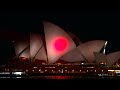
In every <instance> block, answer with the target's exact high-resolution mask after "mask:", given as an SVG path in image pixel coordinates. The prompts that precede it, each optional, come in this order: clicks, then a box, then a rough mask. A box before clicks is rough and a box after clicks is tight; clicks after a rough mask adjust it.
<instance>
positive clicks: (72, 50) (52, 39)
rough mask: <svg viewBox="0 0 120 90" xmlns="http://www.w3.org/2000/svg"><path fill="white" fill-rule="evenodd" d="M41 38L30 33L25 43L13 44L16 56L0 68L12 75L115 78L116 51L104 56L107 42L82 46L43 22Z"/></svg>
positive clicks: (119, 71)
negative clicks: (107, 76) (102, 76)
mask: <svg viewBox="0 0 120 90" xmlns="http://www.w3.org/2000/svg"><path fill="white" fill-rule="evenodd" d="M43 27H44V35H42V34H39V33H33V32H30V37H29V40H26V41H25V40H23V41H15V42H14V45H15V47H14V49H15V53H16V56H15V57H13V58H12V59H11V60H9V63H8V65H6V66H1V72H0V75H2V74H5V73H6V74H10V73H12V74H13V75H16V74H18V75H22V74H26V75H33V76H34V75H41V76H47V75H78V76H80V75H84V76H85V75H97V76H101V75H114V74H115V75H117V74H119V73H120V70H118V68H119V60H120V51H116V52H113V53H110V54H106V53H105V49H106V46H107V41H105V40H92V41H88V42H84V43H82V42H81V41H80V39H79V38H78V37H77V36H76V35H74V34H73V33H70V32H66V31H65V30H63V29H62V28H60V27H59V26H57V25H55V24H53V23H50V22H43Z"/></svg>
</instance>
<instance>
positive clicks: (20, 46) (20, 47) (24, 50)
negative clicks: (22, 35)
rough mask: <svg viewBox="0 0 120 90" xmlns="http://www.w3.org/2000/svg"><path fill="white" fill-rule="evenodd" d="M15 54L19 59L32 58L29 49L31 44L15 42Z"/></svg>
mask: <svg viewBox="0 0 120 90" xmlns="http://www.w3.org/2000/svg"><path fill="white" fill-rule="evenodd" d="M15 52H16V56H18V57H26V58H29V57H30V47H29V42H27V41H20V42H15Z"/></svg>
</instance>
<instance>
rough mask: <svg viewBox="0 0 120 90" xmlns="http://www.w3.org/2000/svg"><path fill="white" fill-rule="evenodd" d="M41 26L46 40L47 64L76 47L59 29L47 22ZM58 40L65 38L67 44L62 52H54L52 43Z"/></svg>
mask: <svg viewBox="0 0 120 90" xmlns="http://www.w3.org/2000/svg"><path fill="white" fill-rule="evenodd" d="M43 26H44V32H45V39H46V48H47V55H48V63H54V62H56V61H57V60H58V59H59V58H60V57H61V56H63V55H64V54H65V53H67V52H68V51H70V50H72V49H74V48H75V47H76V45H75V43H74V41H73V40H72V38H71V37H70V36H69V35H68V34H67V33H66V32H65V31H64V30H63V29H61V28H60V27H58V26H56V25H54V24H52V23H49V22H43ZM58 38H65V39H66V41H67V43H68V44H67V47H66V49H65V50H64V52H59V51H56V50H55V48H54V42H55V40H56V39H58Z"/></svg>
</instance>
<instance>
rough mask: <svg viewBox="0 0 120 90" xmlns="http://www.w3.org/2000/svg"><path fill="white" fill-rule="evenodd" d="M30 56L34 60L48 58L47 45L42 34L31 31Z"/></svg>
mask: <svg viewBox="0 0 120 90" xmlns="http://www.w3.org/2000/svg"><path fill="white" fill-rule="evenodd" d="M30 57H31V59H32V60H35V59H39V60H45V61H46V60H47V55H46V51H45V46H44V45H43V41H42V38H41V36H40V34H36V33H30Z"/></svg>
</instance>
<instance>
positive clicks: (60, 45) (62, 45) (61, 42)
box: [54, 38, 68, 51]
mask: <svg viewBox="0 0 120 90" xmlns="http://www.w3.org/2000/svg"><path fill="white" fill-rule="evenodd" d="M54 46H55V49H56V50H57V51H64V50H65V49H66V48H67V46H68V41H67V40H66V38H58V39H56V40H55V44H54Z"/></svg>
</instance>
